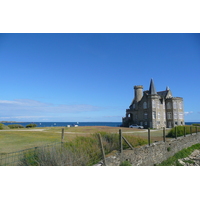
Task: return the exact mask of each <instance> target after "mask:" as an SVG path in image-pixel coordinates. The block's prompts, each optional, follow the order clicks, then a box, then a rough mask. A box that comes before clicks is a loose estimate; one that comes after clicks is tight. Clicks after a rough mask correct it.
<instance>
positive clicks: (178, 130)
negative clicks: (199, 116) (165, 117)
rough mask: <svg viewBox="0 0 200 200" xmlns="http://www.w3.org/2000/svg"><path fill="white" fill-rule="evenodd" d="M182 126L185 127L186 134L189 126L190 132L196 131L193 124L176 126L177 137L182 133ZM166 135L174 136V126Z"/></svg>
mask: <svg viewBox="0 0 200 200" xmlns="http://www.w3.org/2000/svg"><path fill="white" fill-rule="evenodd" d="M184 127H185V129H186V134H190V127H191V128H192V133H196V127H194V126H176V131H177V137H180V136H183V135H184ZM166 137H175V127H174V128H172V129H171V130H170V131H169V133H168V134H167V135H166Z"/></svg>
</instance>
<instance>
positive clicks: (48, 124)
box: [3, 122, 122, 127]
mask: <svg viewBox="0 0 200 200" xmlns="http://www.w3.org/2000/svg"><path fill="white" fill-rule="evenodd" d="M30 123H34V124H37V127H57V126H67V125H70V126H74V125H78V126H111V127H120V125H121V124H122V122H14V123H3V124H4V125H6V126H7V125H10V124H21V125H22V126H26V125H28V124H30Z"/></svg>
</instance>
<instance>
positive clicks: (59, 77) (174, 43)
mask: <svg viewBox="0 0 200 200" xmlns="http://www.w3.org/2000/svg"><path fill="white" fill-rule="evenodd" d="M0 66H1V79H0V85H1V95H0V121H1V120H9V121H10V120H15V121H63V122H64V121H80V122H81V121H82V122H84V121H113V122H117V121H118V122H120V121H121V118H122V117H124V116H125V110H126V109H127V108H128V107H129V105H130V103H131V101H132V99H133V94H134V92H133V86H134V85H143V86H144V90H148V89H149V84H150V79H151V78H153V80H154V83H155V87H156V90H157V91H162V90H165V89H166V86H169V87H170V89H171V91H172V94H173V96H175V97H183V98H184V108H185V121H186V122H189V121H197V122H199V121H200V104H199V101H200V93H199V80H198V78H199V74H200V34H159V33H157V34H147V33H146V34H145V33H144V34H137V33H127V34H117V33H110V34H106V33H102V34H95V33H91V34H87V33H84V34H83V33H82V34H81V33H77V34H70V33H65V34H50V33H47V34H26V33H24V34H22V33H19V34H14V33H11V34H0Z"/></svg>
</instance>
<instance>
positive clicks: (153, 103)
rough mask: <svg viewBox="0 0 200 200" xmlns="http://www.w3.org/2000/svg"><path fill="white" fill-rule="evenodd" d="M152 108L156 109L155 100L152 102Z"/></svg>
mask: <svg viewBox="0 0 200 200" xmlns="http://www.w3.org/2000/svg"><path fill="white" fill-rule="evenodd" d="M152 107H153V108H155V107H156V103H155V100H152Z"/></svg>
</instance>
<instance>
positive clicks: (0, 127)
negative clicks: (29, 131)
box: [0, 124, 10, 130]
mask: <svg viewBox="0 0 200 200" xmlns="http://www.w3.org/2000/svg"><path fill="white" fill-rule="evenodd" d="M6 129H10V128H9V127H8V126H6V125H4V124H0V130H6Z"/></svg>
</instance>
